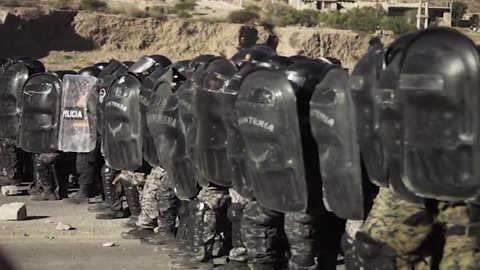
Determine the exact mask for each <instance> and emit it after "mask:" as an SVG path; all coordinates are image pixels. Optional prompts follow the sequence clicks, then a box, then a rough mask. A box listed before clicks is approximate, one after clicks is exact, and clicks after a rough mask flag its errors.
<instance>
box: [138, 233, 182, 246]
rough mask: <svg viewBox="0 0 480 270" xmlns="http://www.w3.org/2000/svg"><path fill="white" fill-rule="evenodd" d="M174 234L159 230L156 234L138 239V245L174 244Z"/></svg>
mask: <svg viewBox="0 0 480 270" xmlns="http://www.w3.org/2000/svg"><path fill="white" fill-rule="evenodd" d="M175 241H176V240H175V234H174V233H172V232H166V231H162V230H159V231H158V232H157V233H155V234H152V235H148V236H146V237H142V238H140V243H141V244H144V245H156V246H164V245H167V244H169V243H171V242H175Z"/></svg>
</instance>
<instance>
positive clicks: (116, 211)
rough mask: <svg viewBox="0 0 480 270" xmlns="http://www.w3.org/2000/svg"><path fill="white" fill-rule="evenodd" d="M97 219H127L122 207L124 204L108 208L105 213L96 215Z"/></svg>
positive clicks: (119, 203) (120, 203)
mask: <svg viewBox="0 0 480 270" xmlns="http://www.w3.org/2000/svg"><path fill="white" fill-rule="evenodd" d="M95 218H96V219H117V218H125V211H124V210H123V207H122V202H121V201H119V202H118V203H116V204H115V205H110V206H108V207H107V208H106V209H105V210H104V211H103V212H101V213H98V214H96V215H95Z"/></svg>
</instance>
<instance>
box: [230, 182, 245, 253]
mask: <svg viewBox="0 0 480 270" xmlns="http://www.w3.org/2000/svg"><path fill="white" fill-rule="evenodd" d="M228 193H229V194H230V198H231V201H232V203H231V204H230V206H229V207H228V219H229V220H230V223H231V224H232V249H231V250H230V252H229V256H228V257H229V259H230V260H234V261H239V262H246V261H247V259H248V253H247V248H246V247H245V245H244V244H243V241H242V231H241V221H242V216H243V210H244V208H245V206H246V205H247V203H248V200H247V199H246V198H244V197H242V195H240V194H239V193H238V192H236V191H235V189H233V188H230V189H229V190H228Z"/></svg>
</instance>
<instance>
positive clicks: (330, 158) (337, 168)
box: [310, 68, 364, 220]
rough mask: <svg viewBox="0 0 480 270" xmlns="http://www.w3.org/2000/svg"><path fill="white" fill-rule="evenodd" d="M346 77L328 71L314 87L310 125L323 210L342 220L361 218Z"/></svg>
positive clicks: (359, 177) (358, 167)
mask: <svg viewBox="0 0 480 270" xmlns="http://www.w3.org/2000/svg"><path fill="white" fill-rule="evenodd" d="M348 81H349V80H348V74H347V72H346V71H344V70H343V69H341V68H334V69H331V70H330V71H329V72H328V73H327V75H326V76H325V78H324V79H323V81H322V82H321V83H319V84H318V85H317V86H316V87H315V92H314V94H313V96H312V99H311V101H310V123H311V127H312V133H313V135H314V137H315V140H316V142H317V145H318V154H319V157H320V170H321V174H322V184H323V200H324V204H325V207H326V208H327V209H328V210H330V211H332V212H333V213H335V215H336V216H338V217H341V218H344V219H353V220H362V219H363V218H364V209H363V206H364V199H363V198H364V196H363V188H362V174H361V163H360V149H359V146H358V143H357V137H356V123H355V114H354V106H353V101H352V98H351V95H350V89H349V84H348Z"/></svg>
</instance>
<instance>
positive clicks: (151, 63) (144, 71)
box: [128, 55, 172, 78]
mask: <svg viewBox="0 0 480 270" xmlns="http://www.w3.org/2000/svg"><path fill="white" fill-rule="evenodd" d="M171 63H172V62H171V61H170V59H168V58H166V57H165V56H161V55H151V56H142V57H141V58H140V59H138V60H137V62H135V64H133V65H132V66H130V67H129V68H128V71H129V72H131V73H133V74H136V75H137V76H140V77H142V78H144V77H146V76H148V75H150V74H151V73H152V72H153V71H154V70H156V69H157V68H158V67H161V68H165V67H167V66H169V65H170V64H171Z"/></svg>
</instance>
